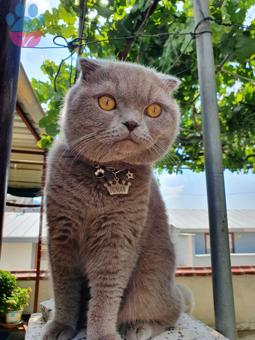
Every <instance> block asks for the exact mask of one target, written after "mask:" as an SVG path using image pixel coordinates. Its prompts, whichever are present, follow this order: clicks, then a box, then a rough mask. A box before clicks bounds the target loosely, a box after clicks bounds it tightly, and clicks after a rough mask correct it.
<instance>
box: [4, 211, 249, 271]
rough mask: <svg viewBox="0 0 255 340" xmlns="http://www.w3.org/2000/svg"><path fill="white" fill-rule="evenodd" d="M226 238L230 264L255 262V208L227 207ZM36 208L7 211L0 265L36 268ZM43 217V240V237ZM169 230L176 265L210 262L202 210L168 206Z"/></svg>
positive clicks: (44, 252)
mask: <svg viewBox="0 0 255 340" xmlns="http://www.w3.org/2000/svg"><path fill="white" fill-rule="evenodd" d="M228 219H229V242H230V250H231V260H232V265H233V266H242V265H255V210H229V211H228ZM39 220H40V214H39V211H38V210H36V209H34V210H30V211H29V212H25V210H24V211H23V212H22V211H19V212H18V211H7V212H6V214H5V222H4V234H3V252H2V258H1V262H0V268H2V269H8V270H25V269H26V270H27V269H29V270H30V269H35V268H36V256H37V255H36V254H37V244H38V233H39ZM45 220H46V219H45V217H44V226H43V240H45V239H46V223H45ZM169 220H170V232H171V234H172V238H173V241H174V243H175V248H176V260H177V266H184V267H207V266H210V265H211V263H210V236H209V224H208V215H207V211H206V210H192V209H185V210H170V211H169ZM47 268H48V263H47V250H46V245H45V243H44V244H43V245H42V263H41V269H47Z"/></svg>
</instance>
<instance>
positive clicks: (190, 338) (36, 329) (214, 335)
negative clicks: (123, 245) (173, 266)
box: [25, 313, 227, 340]
mask: <svg viewBox="0 0 255 340" xmlns="http://www.w3.org/2000/svg"><path fill="white" fill-rule="evenodd" d="M44 325H45V322H44V321H43V318H42V314H41V313H36V314H32V315H31V318H30V320H29V323H28V330H27V333H26V337H25V340H40V339H41V332H42V328H43V326H44ZM85 339H86V336H85V333H84V332H83V331H81V332H80V333H79V334H78V335H77V336H76V337H75V338H74V339H73V340H85ZM154 339H155V340H215V339H217V340H224V339H225V340H227V338H225V337H224V336H222V335H221V334H219V333H218V332H216V331H215V330H214V329H212V328H210V327H208V326H206V325H205V324H203V323H202V322H200V321H197V320H194V319H192V318H191V317H190V316H189V315H187V314H182V315H181V317H180V318H179V320H178V322H177V324H176V327H175V328H174V329H171V330H169V331H167V332H165V333H162V334H161V335H159V336H157V337H155V338H154Z"/></svg>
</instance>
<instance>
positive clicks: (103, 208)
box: [47, 146, 151, 232]
mask: <svg viewBox="0 0 255 340" xmlns="http://www.w3.org/2000/svg"><path fill="white" fill-rule="evenodd" d="M50 161H51V162H52V165H51V171H50V173H49V175H48V178H49V179H50V180H49V184H48V186H47V196H48V199H47V200H48V203H49V202H51V201H52V200H54V201H57V202H59V204H61V205H62V206H63V209H65V211H66V212H65V215H69V216H70V218H71V219H74V220H75V223H76V224H77V225H79V229H80V231H81V229H82V231H84V232H85V231H86V229H87V228H88V227H89V226H91V225H92V224H94V223H97V221H101V220H105V219H106V218H107V219H110V218H112V219H114V218H115V216H116V214H118V215H121V216H123V218H125V216H127V215H132V214H137V212H138V211H139V212H140V214H143V215H144V216H145V215H146V213H147V209H148V202H149V196H150V187H151V169H150V167H145V166H139V167H136V168H132V173H133V174H134V179H132V181H130V182H131V186H130V187H129V192H128V194H127V195H121V194H120V195H113V196H111V195H110V194H109V192H108V190H107V188H106V187H105V183H106V181H105V179H104V178H97V177H96V176H95V171H96V169H95V168H93V167H91V166H88V164H87V163H86V162H84V161H80V160H77V159H76V158H75V157H73V155H71V154H70V153H69V152H68V151H67V152H66V151H63V147H61V146H55V150H53V152H52V154H51V155H50ZM48 209H51V205H50V203H49V204H48Z"/></svg>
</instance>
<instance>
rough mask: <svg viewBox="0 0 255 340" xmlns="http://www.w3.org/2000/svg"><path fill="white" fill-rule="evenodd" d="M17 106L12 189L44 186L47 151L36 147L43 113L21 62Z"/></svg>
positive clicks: (10, 181)
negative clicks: (43, 168)
mask: <svg viewBox="0 0 255 340" xmlns="http://www.w3.org/2000/svg"><path fill="white" fill-rule="evenodd" d="M17 105H18V108H19V109H17V108H16V109H17V110H16V112H15V116H14V123H13V132H12V151H11V159H10V168H9V180H8V188H9V190H8V191H9V192H10V189H17V188H18V189H21V188H22V189H31V188H38V189H39V188H40V187H41V177H42V166H43V155H44V150H42V149H39V148H38V147H37V141H38V138H40V135H42V133H43V130H42V129H40V127H39V121H40V119H41V118H42V117H43V115H44V112H43V109H42V107H41V105H40V103H39V101H38V100H37V98H36V95H35V93H34V91H33V89H32V86H31V84H30V82H29V79H28V77H27V75H26V72H25V70H24V68H23V67H22V65H20V72H19V79H18V92H17ZM21 114H22V115H21ZM31 128H32V130H33V131H34V133H33V131H32V130H31Z"/></svg>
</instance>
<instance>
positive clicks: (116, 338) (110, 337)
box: [98, 333, 123, 340]
mask: <svg viewBox="0 0 255 340" xmlns="http://www.w3.org/2000/svg"><path fill="white" fill-rule="evenodd" d="M98 340H123V339H122V338H121V336H120V335H119V334H118V333H115V334H107V335H105V336H102V337H100V338H99V339H98Z"/></svg>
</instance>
